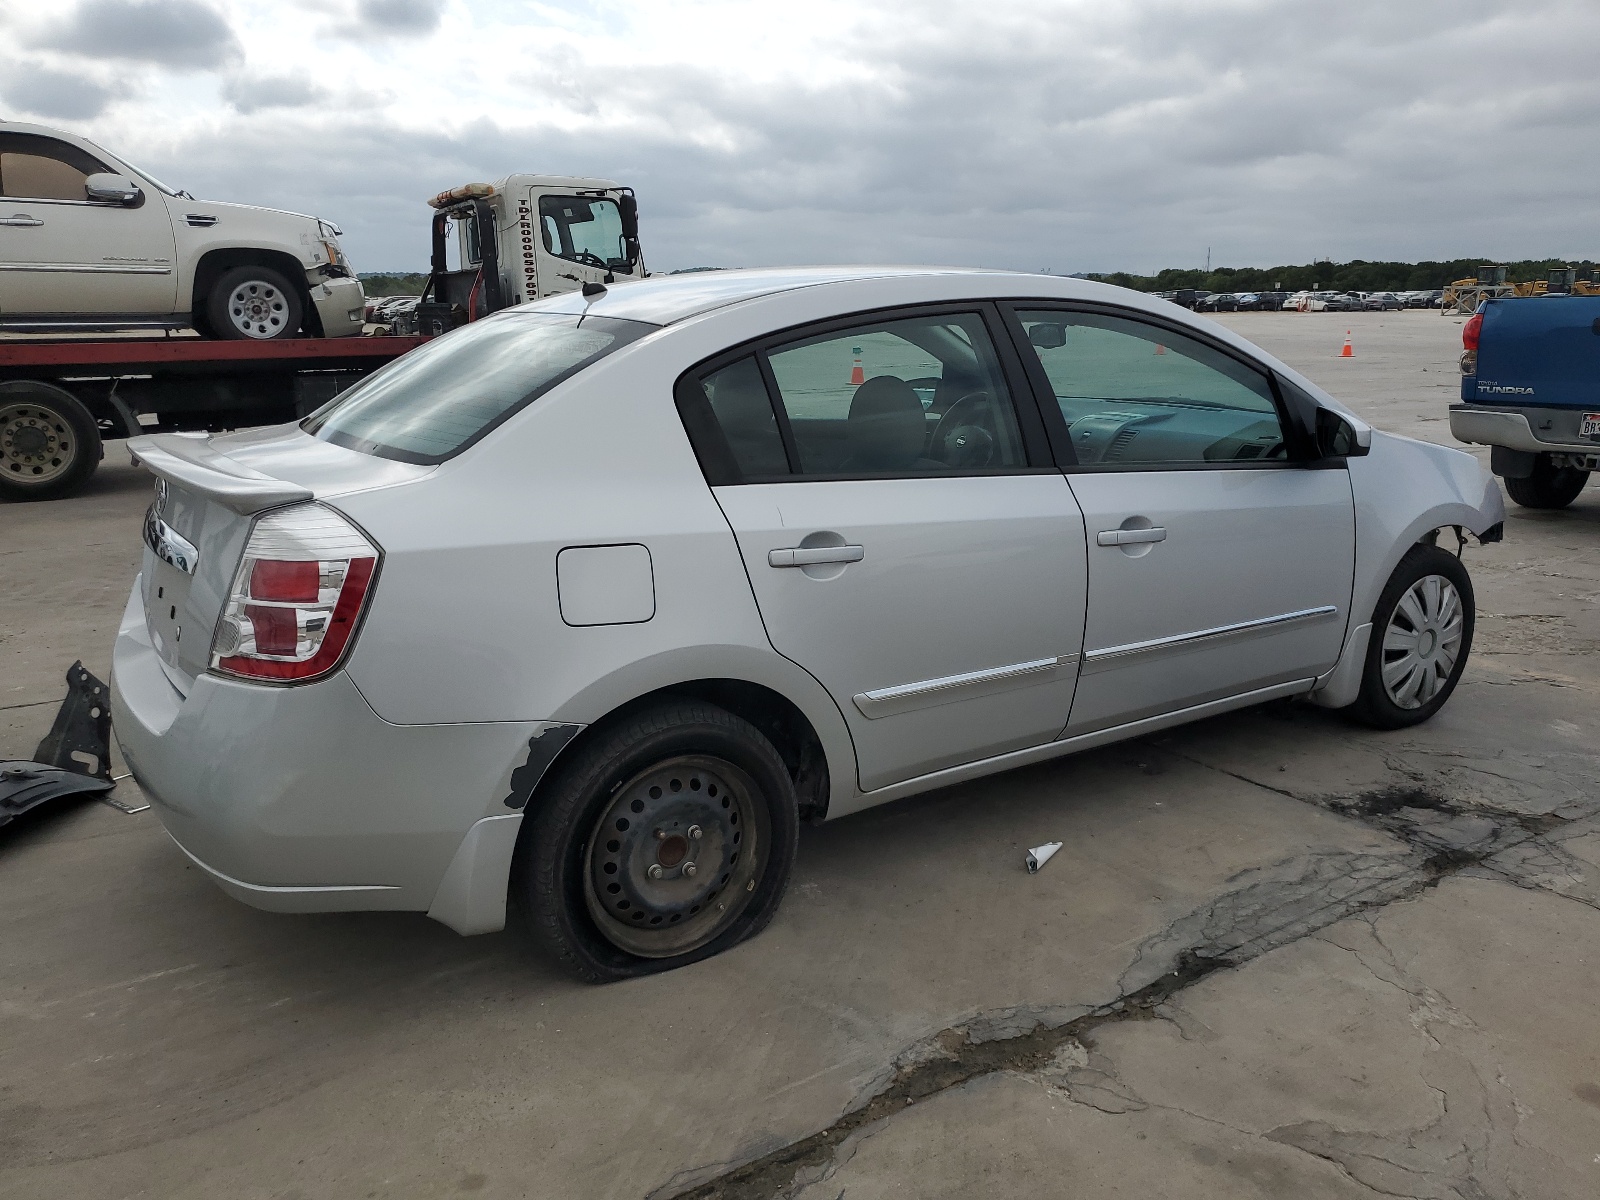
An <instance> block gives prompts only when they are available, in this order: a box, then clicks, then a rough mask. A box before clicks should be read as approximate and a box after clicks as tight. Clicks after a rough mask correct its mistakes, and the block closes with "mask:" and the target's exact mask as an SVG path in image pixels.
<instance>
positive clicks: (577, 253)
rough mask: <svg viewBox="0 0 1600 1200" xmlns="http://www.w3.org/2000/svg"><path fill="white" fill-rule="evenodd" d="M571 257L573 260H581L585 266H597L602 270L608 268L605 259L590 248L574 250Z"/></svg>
mask: <svg viewBox="0 0 1600 1200" xmlns="http://www.w3.org/2000/svg"><path fill="white" fill-rule="evenodd" d="M572 258H573V261H574V262H581V263H582V264H583V265H584V266H586V267H599V268H600V269H601V270H602V271H605V270H608V269H609V268H608V267H607V266H606V260H605V259H603V258H601V257H600V256H599V255H598V254H596V253H595V252H594V251H592V250H574V251H573V252H572Z"/></svg>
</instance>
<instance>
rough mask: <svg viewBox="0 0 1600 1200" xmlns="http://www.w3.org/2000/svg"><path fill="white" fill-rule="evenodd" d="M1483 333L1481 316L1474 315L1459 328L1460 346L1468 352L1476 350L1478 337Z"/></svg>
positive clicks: (1479, 314)
mask: <svg viewBox="0 0 1600 1200" xmlns="http://www.w3.org/2000/svg"><path fill="white" fill-rule="evenodd" d="M1482 333H1483V314H1482V313H1474V314H1473V315H1472V316H1471V317H1470V318H1469V319H1468V321H1467V323H1466V324H1465V325H1463V326H1462V327H1461V344H1462V345H1463V346H1464V347H1466V348H1467V349H1468V350H1476V349H1477V348H1478V337H1479V335H1480V334H1482Z"/></svg>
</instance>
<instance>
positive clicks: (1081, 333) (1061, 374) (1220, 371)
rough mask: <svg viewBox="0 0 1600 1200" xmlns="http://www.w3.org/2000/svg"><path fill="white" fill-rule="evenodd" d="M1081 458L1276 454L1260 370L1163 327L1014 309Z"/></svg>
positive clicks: (1168, 459) (1198, 461) (1188, 461)
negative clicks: (1048, 382)
mask: <svg viewBox="0 0 1600 1200" xmlns="http://www.w3.org/2000/svg"><path fill="white" fill-rule="evenodd" d="M1017 316H1018V317H1019V318H1020V319H1021V321H1022V327H1023V329H1024V331H1025V332H1026V333H1027V340H1028V342H1029V343H1030V344H1031V345H1032V347H1033V351H1034V353H1035V354H1036V355H1037V356H1038V359H1039V363H1040V365H1041V366H1042V367H1043V368H1044V373H1045V375H1046V377H1047V378H1048V379H1049V381H1050V388H1051V391H1053V392H1054V393H1055V398H1056V403H1057V404H1058V405H1059V406H1060V408H1061V416H1062V418H1063V419H1064V420H1065V421H1066V425H1067V436H1068V438H1069V439H1070V441H1071V444H1072V452H1073V454H1074V455H1075V456H1076V458H1077V462H1078V464H1079V465H1081V466H1099V465H1104V466H1116V465H1127V464H1134V465H1141V464H1143V465H1160V464H1172V465H1204V464H1217V465H1237V464H1239V463H1251V462H1262V461H1273V460H1276V461H1281V460H1283V459H1284V457H1285V445H1284V435H1283V427H1282V424H1281V423H1280V421H1279V419H1278V411H1277V406H1276V405H1275V404H1274V402H1273V396H1272V385H1271V383H1270V381H1269V380H1268V379H1267V377H1266V376H1265V375H1263V374H1262V373H1261V372H1259V371H1256V370H1254V369H1252V368H1250V367H1248V366H1246V365H1245V364H1243V363H1241V362H1239V361H1238V360H1237V359H1234V358H1232V357H1230V356H1228V355H1226V354H1224V353H1222V352H1221V351H1219V350H1214V349H1212V348H1211V347H1210V346H1207V345H1205V344H1204V343H1202V342H1200V341H1197V340H1195V339H1192V338H1189V337H1186V336H1184V335H1183V334H1181V333H1177V332H1175V331H1173V330H1169V329H1165V328H1162V327H1160V326H1156V325H1147V324H1145V323H1144V322H1142V321H1137V320H1131V319H1128V318H1125V317H1117V316H1110V315H1104V314H1100V313H1084V312H1065V311H1050V310H1044V311H1026V310H1025V311H1020V312H1018V313H1017Z"/></svg>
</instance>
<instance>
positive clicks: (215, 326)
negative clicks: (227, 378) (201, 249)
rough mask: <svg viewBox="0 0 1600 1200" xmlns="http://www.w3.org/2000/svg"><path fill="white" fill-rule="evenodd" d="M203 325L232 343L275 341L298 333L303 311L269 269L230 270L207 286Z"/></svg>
mask: <svg viewBox="0 0 1600 1200" xmlns="http://www.w3.org/2000/svg"><path fill="white" fill-rule="evenodd" d="M205 317H206V324H207V325H208V326H209V327H210V330H211V332H212V333H213V334H214V335H215V336H217V337H219V338H223V339H225V340H232V341H256V342H268V341H276V340H277V339H279V338H291V337H294V336H295V335H296V334H297V333H299V332H300V325H301V322H302V321H303V320H304V317H305V308H304V306H303V305H302V304H301V302H300V294H299V293H298V292H297V291H295V290H294V287H293V286H292V285H291V284H290V283H289V281H288V280H287V279H285V278H284V277H283V276H282V275H280V274H279V273H278V272H277V271H274V270H272V268H270V267H248V266H247V267H233V268H231V269H229V270H227V271H224V272H223V273H222V274H221V275H220V276H219V277H218V278H217V281H216V282H215V283H214V284H212V285H211V292H210V294H209V295H208V296H207V297H206V311H205Z"/></svg>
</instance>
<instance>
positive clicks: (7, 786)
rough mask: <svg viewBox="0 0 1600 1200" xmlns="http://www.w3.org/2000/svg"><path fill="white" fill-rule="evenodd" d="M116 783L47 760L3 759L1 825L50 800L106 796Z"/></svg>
mask: <svg viewBox="0 0 1600 1200" xmlns="http://www.w3.org/2000/svg"><path fill="white" fill-rule="evenodd" d="M116 786H117V785H116V784H114V783H112V782H111V780H109V779H96V778H95V777H94V776H92V775H84V774H82V773H81V772H78V771H69V770H66V769H64V768H62V767H52V766H48V765H47V764H45V763H36V762H17V761H13V762H0V826H3V825H7V824H9V823H10V822H11V821H12V820H13V819H14V818H16V817H20V816H21V815H22V814H23V813H25V812H27V811H28V810H29V809H30V808H37V807H38V806H39V805H41V804H43V803H45V802H46V801H47V800H59V799H60V798H61V797H63V796H84V795H102V794H104V793H105V792H109V791H110V790H111V789H112V788H114V787H116Z"/></svg>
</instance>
